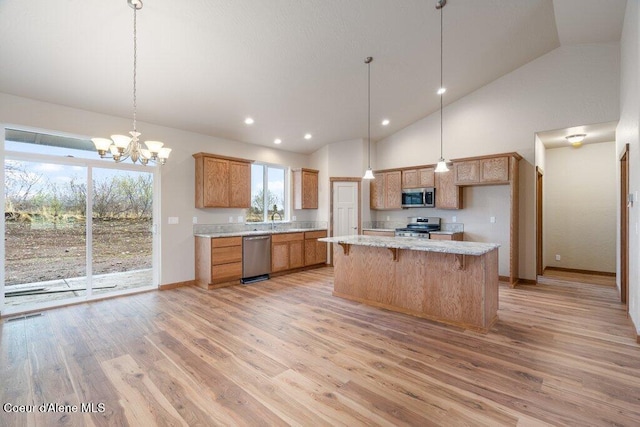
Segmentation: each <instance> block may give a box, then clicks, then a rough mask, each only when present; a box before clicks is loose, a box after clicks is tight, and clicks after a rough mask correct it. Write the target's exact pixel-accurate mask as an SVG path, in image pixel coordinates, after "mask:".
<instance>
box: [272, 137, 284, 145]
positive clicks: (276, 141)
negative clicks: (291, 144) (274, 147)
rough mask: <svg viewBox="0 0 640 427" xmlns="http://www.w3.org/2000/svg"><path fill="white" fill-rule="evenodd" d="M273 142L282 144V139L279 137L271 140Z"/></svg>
mask: <svg viewBox="0 0 640 427" xmlns="http://www.w3.org/2000/svg"><path fill="white" fill-rule="evenodd" d="M273 143H274V144H282V140H281V139H280V138H276V139H274V140H273Z"/></svg>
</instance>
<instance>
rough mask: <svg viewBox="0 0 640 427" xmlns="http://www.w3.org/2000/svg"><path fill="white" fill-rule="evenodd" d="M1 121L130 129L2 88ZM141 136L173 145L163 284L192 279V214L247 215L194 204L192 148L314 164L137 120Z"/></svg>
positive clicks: (164, 174)
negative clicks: (174, 221)
mask: <svg viewBox="0 0 640 427" xmlns="http://www.w3.org/2000/svg"><path fill="white" fill-rule="evenodd" d="M0 123H4V124H7V125H13V126H15V127H20V126H27V127H37V128H41V129H43V130H47V131H49V132H51V133H56V132H64V133H68V134H73V135H77V136H79V137H84V138H89V137H91V136H106V135H111V134H113V133H115V132H116V131H117V132H120V133H123V132H127V131H128V130H129V128H130V127H131V120H130V119H124V118H120V117H114V116H108V115H104V114H97V113H93V112H89V111H83V110H77V109H73V108H68V107H64V106H61V105H55V104H49V103H44V102H40V101H34V100H31V99H26V98H20V97H16V96H12V95H8V94H2V93H0ZM138 129H139V130H140V132H142V139H143V140H146V139H155V140H160V141H163V142H165V144H167V145H168V146H170V147H171V148H172V149H173V151H172V152H171V158H170V159H169V161H168V163H167V164H166V165H165V166H163V167H162V168H161V189H162V193H161V207H160V212H161V214H160V224H161V227H160V242H161V248H162V249H161V271H160V284H168V283H176V282H183V281H190V280H193V279H194V277H195V273H194V238H193V225H192V218H193V217H194V216H196V217H198V222H199V223H200V224H213V223H227V222H228V220H229V217H230V216H231V217H233V218H234V221H237V217H238V216H243V217H245V210H244V209H196V208H195V207H194V206H195V192H194V176H195V162H194V159H193V157H192V154H194V153H197V152H207V153H214V154H223V155H226V156H233V157H240V158H245V159H251V160H258V161H262V162H269V163H275V164H281V165H288V166H291V167H312V166H311V160H310V157H309V156H306V155H301V154H294V153H290V152H287V151H281V150H275V149H271V148H268V147H260V146H255V145H250V144H245V143H241V142H237V141H229V140H224V139H221V138H214V137H210V136H206V135H201V134H196V133H192V132H187V131H183V130H179V129H172V128H167V127H162V126H157V125H153V124H147V123H142V122H138ZM293 212H294V215H296V216H297V220H316V218H317V216H318V211H317V210H304V211H302V210H298V211H293ZM170 216H172V217H178V218H179V224H176V225H167V218H168V217H170Z"/></svg>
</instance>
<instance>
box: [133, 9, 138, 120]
mask: <svg viewBox="0 0 640 427" xmlns="http://www.w3.org/2000/svg"><path fill="white" fill-rule="evenodd" d="M137 12H138V9H137V8H136V7H134V8H133V131H134V132H137V129H136V115H137V111H136V110H137V108H138V103H137V99H136V77H137V68H138V43H137V39H138V23H137V19H136V17H137Z"/></svg>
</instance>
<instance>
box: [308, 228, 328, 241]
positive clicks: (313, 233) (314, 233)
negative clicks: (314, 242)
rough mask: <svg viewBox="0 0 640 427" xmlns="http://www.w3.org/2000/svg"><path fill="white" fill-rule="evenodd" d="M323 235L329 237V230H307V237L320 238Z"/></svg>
mask: <svg viewBox="0 0 640 427" xmlns="http://www.w3.org/2000/svg"><path fill="white" fill-rule="evenodd" d="M321 237H327V230H322V231H305V233H304V238H305V239H319V238H321Z"/></svg>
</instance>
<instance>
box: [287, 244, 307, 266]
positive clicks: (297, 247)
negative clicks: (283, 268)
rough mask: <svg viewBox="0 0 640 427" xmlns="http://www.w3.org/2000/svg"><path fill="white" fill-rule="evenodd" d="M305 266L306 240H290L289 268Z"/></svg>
mask: <svg viewBox="0 0 640 427" xmlns="http://www.w3.org/2000/svg"><path fill="white" fill-rule="evenodd" d="M299 267H304V240H295V241H292V242H289V268H290V269H291V268H299Z"/></svg>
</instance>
